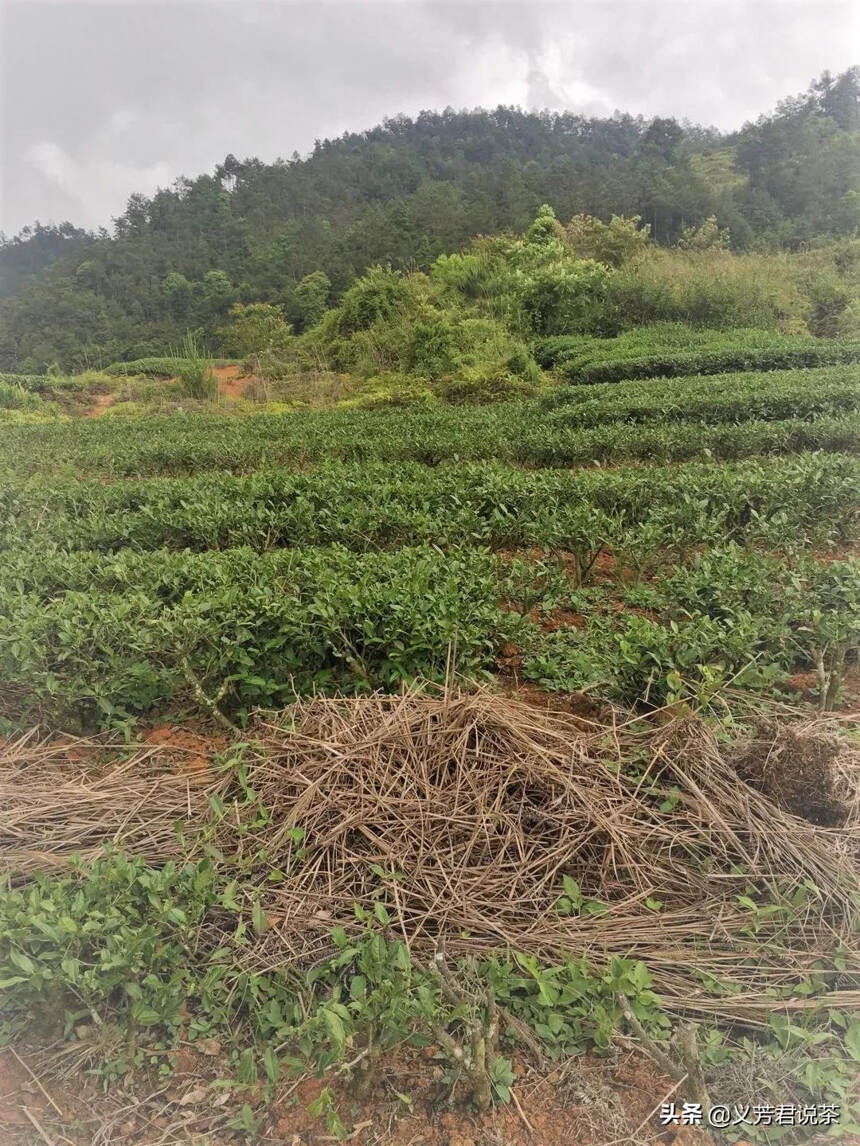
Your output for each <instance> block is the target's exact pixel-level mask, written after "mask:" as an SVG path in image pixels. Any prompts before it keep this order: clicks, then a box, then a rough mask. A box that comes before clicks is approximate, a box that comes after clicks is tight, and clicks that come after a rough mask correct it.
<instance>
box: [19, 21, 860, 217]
mask: <svg viewBox="0 0 860 1146" xmlns="http://www.w3.org/2000/svg"><path fill="white" fill-rule="evenodd" d="M0 53H2V54H0V85H2V108H0V171H2V176H0V193H1V194H2V198H0V230H3V231H5V232H6V234H13V233H14V232H16V231H17V230H18V229H19V228H20V227H22V226H23V225H24V224H25V223H29V222H32V221H34V220H35V219H40V220H42V221H43V222H48V221H59V220H62V219H67V218H68V219H71V220H72V221H73V222H76V223H78V224H81V225H86V226H98V225H101V224H105V225H109V224H110V220H111V217H112V216H114V215H116V214H118V213H119V212H121V211H122V209H123V207H124V205H125V202H126V199H127V198H128V196H129V194H131V192H133V191H142V192H144V193H147V194H151V193H152V192H153V191H154V190H155V189H156V188H157V187H159V186H166V185H169V184H170V183H172V181H173V180H174V178H175V177H176V176H178V175H189V176H192V175H196V174H199V173H200V172H201V171H206V170H211V169H212V167H213V166H214V165H215V164H216V163H217V162H218V161H219V160H221V159H223V158H224V156H225V155H226V154H227V153H228V152H233V153H235V154H236V155H238V156H239V157H245V156H248V155H256V156H259V157H260V158H262V159H264V160H273V159H275V158H276V157H278V156H285V157H286V156H289V155H291V154H292V153H293V152H294V151H299V152H302V153H303V152H305V151H306V150H307V149H308V148H310V147H312V146H313V143H314V140H315V139H316V138H324V137H326V136H334V135H338V134H340V133H341V132H343V131H345V130H361V129H362V128H365V127H370V126H372V125H373V124H375V123H378V122H379V121H380V120H381V119H382V118H383V117H384V116H387V115H394V114H396V113H398V112H406V113H409V114H413V113H415V112H418V111H419V110H421V109H422V108H443V107H445V106H448V105H451V106H453V107H456V108H460V107H475V106H482V107H494V106H496V105H497V104H499V103H508V104H519V105H520V106H521V107H524V108H543V107H547V108H552V109H557V110H562V109H569V110H571V111H577V112H583V113H586V114H589V115H611V114H612V112H613V111H614V110H615V109H621V110H624V111H630V112H632V113H634V114H636V113H642V114H643V115H645V116H651V115H676V116H678V117H679V118H681V117H684V116H686V117H688V118H690V119H693V120H697V121H699V122H702V123H706V124H711V123H712V124H716V125H718V126H719V127H723V128H732V127H737V126H740V125H741V124H742V123H743V122H744V121H745V120H747V119H751V118H755V117H756V116H757V115H758V114H759V113H760V112H762V111H766V110H768V109H770V108H772V107H773V105H774V104H775V102H776V101H777V100H778V99H780V98H782V97H783V96H784V95H787V94H791V93H794V92H797V91H800V90H802V89H804V88H805V87H806V86H807V84H808V82H809V80H810V79H811V78H812V77H813V76H816V75H818V74H819V73H820V72H821V71H823V70H824V69H825V68H829V69H830V70H831V71H834V72H835V71H840V70H843V69H844V68H846V67H848V66H849V65H851V64H852V63H856V62H858V57H860V0H559V2H558V3H542V2H538V0H525V2H510V3H495V2H492V3H490V2H487V3H481V2H475V0H459V2H457V3H433V2H427V3H425V2H422V0H389V2H383V3H380V2H376V0H347V2H338V3H334V2H324V0H316V2H313V3H309V2H306V3H290V2H289V0H261V2H256V0H160V2H152V0H148V2H145V3H143V2H140V0H102V2H101V3H92V2H86V3H83V2H81V0H0Z"/></svg>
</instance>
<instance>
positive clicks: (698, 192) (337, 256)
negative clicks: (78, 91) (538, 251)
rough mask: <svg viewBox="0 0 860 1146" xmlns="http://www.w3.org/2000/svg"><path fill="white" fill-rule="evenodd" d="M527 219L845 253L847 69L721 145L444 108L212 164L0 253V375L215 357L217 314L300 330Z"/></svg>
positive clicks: (597, 122)
mask: <svg viewBox="0 0 860 1146" xmlns="http://www.w3.org/2000/svg"><path fill="white" fill-rule="evenodd" d="M541 204H548V205H550V206H551V207H552V208H553V209H554V211H555V213H556V216H557V217H558V218H559V219H561V220H564V221H566V220H568V219H570V218H571V217H578V216H586V215H587V216H593V217H595V218H597V219H600V220H603V221H609V220H611V219H612V217H613V216H618V217H625V218H627V219H632V218H637V220H638V223H639V225H640V227H641V228H642V230H643V231H646V232H647V234H648V236H649V242H651V243H656V244H659V245H661V246H670V245H678V244H679V242H680V243H681V244H682V245H683V243H684V242H687V243H689V242H690V241H691V239H690V236H695V235H702V234H708V233H711V234H712V236H717V237H718V238H719V241H720V242H721V243H723V244H724V245H730V246H731V248H732V249H734V250H735V251H745V252H762V253H769V254H773V253H774V252H779V251H784V250H790V251H796V250H803V249H807V248H810V247H819V246H825V245H826V244H827V243H828V242H832V240H834V239H838V238H842V239H845V238H849V239H850V238H853V237H856V235H857V233H858V229H860V68H852V69H850V70H848V71H847V72H845V73H843V74H842V75H839V76H837V77H833V76H831V75H829V74H828V73H825V74H824V75H823V76H822V77H821V78H820V79H819V80H817V81H815V82H814V83H813V84H812V85H811V86H810V88H809V90H808V91H807V92H805V93H803V94H802V95H800V96H797V97H794V98H791V99H788V100H785V101H783V102H782V103H780V104H779V105H778V107H777V109H776V111H775V112H774V113H773V114H771V115H768V116H762V117H761V118H760V119H759V120H758V121H757V122H756V123H754V124H747V125H746V126H745V127H744V128H743V129H741V130H740V131H738V132H736V133H732V134H721V133H720V132H718V131H717V130H716V129H706V128H701V127H697V126H694V125H690V124H688V123H679V122H677V121H676V120H674V119H664V118H656V119H653V120H650V121H646V120H644V119H642V118H641V117H638V118H637V117H633V116H630V115H616V116H614V117H612V118H610V119H602V120H601V119H589V118H585V117H582V116H578V115H573V114H570V113H563V114H555V113H549V112H543V113H526V112H523V111H520V110H519V109H516V108H508V107H499V108H497V109H496V110H495V111H490V112H487V111H480V110H478V111H471V112H456V111H453V110H451V109H447V110H446V111H444V112H439V113H436V112H422V113H421V114H420V115H419V116H417V118H415V119H409V118H407V117H404V116H399V117H395V118H393V119H389V120H386V121H385V122H384V123H383V124H382V125H381V126H379V127H376V128H373V129H372V130H370V131H366V132H361V133H357V134H355V133H351V134H346V135H344V136H343V137H341V138H339V139H335V140H325V141H322V142H319V143H318V144H317V145H316V147H315V148H314V150H313V152H312V153H311V154H310V155H309V156H307V157H306V158H301V157H299V156H298V155H294V156H293V157H292V159H290V160H287V161H281V160H279V161H277V162H275V163H273V164H266V163H263V162H261V161H260V160H259V159H253V158H252V159H245V160H242V161H240V160H238V159H236V158H235V157H234V156H232V155H230V156H227V158H226V159H225V160H224V162H223V163H221V164H219V165H218V166H217V167H216V168H215V171H214V173H213V174H211V175H209V174H206V175H200V176H199V177H197V178H196V179H193V180H189V179H184V178H183V179H179V180H177V181H176V183H175V184H174V185H173V187H171V188H169V189H163V190H159V191H158V192H157V193H156V194H155V195H154V196H153V197H152V198H151V199H147V198H145V197H144V196H141V195H134V196H132V198H131V199H130V200H129V203H128V206H127V208H126V210H125V212H124V213H123V214H122V215H121V216H120V217H119V218H117V219H116V220H114V223H113V228H112V230H111V231H110V232H108V231H107V230H102V231H100V232H99V233H97V234H93V233H89V232H86V231H83V230H81V229H79V228H77V227H75V226H74V225H73V224H71V223H68V222H67V223H62V224H60V225H58V226H54V225H50V226H43V225H40V224H36V225H35V226H33V227H30V228H26V229H25V230H24V231H23V232H22V233H21V234H20V235H19V236H17V237H14V238H12V239H9V240H4V241H3V242H2V245H0V298H1V299H2V301H0V369H2V370H7V371H13V370H17V371H25V372H27V371H32V372H41V371H44V370H45V369H47V368H50V367H51V366H52V365H54V364H56V365H57V366H58V367H60V368H62V369H64V370H69V369H81V368H84V367H88V366H103V365H106V364H107V363H108V362H111V361H114V360H117V359H134V358H139V357H142V356H145V355H151V354H158V353H163V352H165V351H166V350H168V349H169V348H170V347H173V346H176V345H177V344H178V342H179V341H180V340H181V338H182V337H183V335H184V334H185V333H186V332H187V331H188V330H196V331H198V332H199V333H200V335H201V336H202V337H203V339H204V340H205V341H206V342H207V343H208V344H209V345H210V346H211V348H212V349H213V350H219V349H221V347H220V346H219V345H218V333H217V332H218V331H219V330H220V329H222V328H223V324H224V322H225V319H226V317H227V316H228V314H229V312H230V309H231V307H233V306H234V305H235V304H236V303H251V302H265V303H268V304H273V305H275V306H277V307H278V308H280V309H281V311H282V312H283V314H284V316H285V318H286V319H287V320H288V321H289V322H290V323H291V324H292V327H293V329H294V330H295V331H302V330H303V329H307V328H309V327H310V326H312V325H313V324H314V323H315V322H316V321H317V320H318V319H319V318H320V316H321V315H322V313H323V311H324V310H325V308H326V306H329V305H331V304H333V303H336V302H337V301H338V300H339V299H340V298H341V297H342V295H343V293H344V291H345V290H346V289H347V288H348V287H349V285H350V284H351V283H352V282H353V281H354V279H355V278H356V276H357V275H359V274H361V273H362V272H363V271H364V270H365V269H366V268H368V267H369V266H372V265H373V264H377V263H378V264H387V265H389V266H390V267H392V268H394V269H400V268H403V269H410V270H423V269H426V268H428V267H429V266H430V264H431V263H432V262H433V260H434V259H436V258H437V256H439V255H440V254H443V253H446V252H451V251H455V250H457V249H458V248H461V247H462V246H463V245H464V244H466V243H467V242H468V241H469V240H470V239H471V238H472V237H473V236H475V235H479V234H496V233H499V232H505V231H516V230H522V229H523V228H524V227H526V226H527V225H528V224H529V222H530V220H531V219H533V218H534V216H535V212H536V210H537V209H538V208H539V207H540V205H541ZM707 221H710V226H711V232H708V231H707V228H706V229H705V231H704V232H703V230H702V225H703V224H705V223H706V222H707ZM46 315H50V323H46V322H45V317H46ZM825 333H832V332H831V331H825Z"/></svg>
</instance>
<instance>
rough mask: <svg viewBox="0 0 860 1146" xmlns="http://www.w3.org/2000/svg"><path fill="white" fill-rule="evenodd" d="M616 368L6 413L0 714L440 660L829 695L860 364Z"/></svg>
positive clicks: (433, 667)
mask: <svg viewBox="0 0 860 1146" xmlns="http://www.w3.org/2000/svg"><path fill="white" fill-rule="evenodd" d="M750 340H751V341H753V342H755V341H756V340H755V339H751V338H750V337H747V339H746V341H750ZM571 341H572V342H576V341H577V340H568V342H571ZM594 341H595V340H592V342H594ZM799 341H800V342H802V340H799ZM812 341H813V342H814V340H812ZM579 342H580V343H581V342H582V340H579ZM618 342H619V344H622V343H623V340H621V339H619V340H618ZM555 343H556V344H563V343H564V340H563V339H556V340H555ZM725 343H726V338H725V337H723V338H722V340H721V344H720V349H719V353H720V354H722V355H723V356H724V357H731V356H732V354H733V355H734V357H733V358H732V365H734V366H736V365H737V358H738V355H741V356H743V355H749V356H750V357H751V361H752V362H753V363H754V364H756V365H758V366H760V364H761V355H762V354H765V353H769V352H770V351H768V349H767V347H756V346H753V347H749V346H745V345H744V339H743V338H740V339H739V345H738V347H736V348H735V350H734V351H731V350H729V349H727V348H726V346H725ZM637 345H639V346H640V347H641V340H640V342H639V343H637ZM555 352H556V354H560V353H561V350H560V349H559V347H558V346H556V348H555ZM568 353H572V351H568ZM591 353H592V355H593V356H595V355H596V356H597V357H599V356H600V354H606V353H607V351H606V349H605V348H603V347H602V346H601V345H599V344H598V346H597V349H596V350H595V349H592V351H591ZM705 353H716V351H714V350H713V349H708V346H707V344H706V345H705V346H704V348H703V349H701V350H697V351H693V352H691V351H690V350H689V348H685V349H684V350H683V351H679V352H678V362H679V363H683V364H685V363H687V361H688V359H689V358H690V356H691V354H693V356H694V357H695V355H697V354H698V355H702V354H705ZM774 353H776V351H774ZM785 353H786V352H785V351H784V350H782V349H780V350H779V354H781V355H783V356H784V354H785ZM793 353H795V354H796V355H801V353H802V354H803V355H806V357H807V358H808V359H809V360H810V361H816V360H827V359H838V358H839V357H840V356H842V357H843V358H844V357H846V356H848V352H847V351H846V350H845V349H844V347H843V348H839V349H834V350H829V349H828V348H827V346H826V345H823V346H822V345H821V344H819V345H817V346H810V347H806V346H805V344H804V345H799V348H798V350H797V351H796V352H793ZM666 354H667V351H666V350H665V348H664V349H663V351H662V358H661V362H662V364H663V366H666ZM619 355H620V357H619V359H618V360H617V361H616V363H615V364H614V367H613V369H615V368H616V367H617V369H618V371H620V372H621V373H623V372H624V369H625V368H626V367H627V360H625V359H624V358H623V346H621V347H620V349H619ZM580 357H582V354H581V355H580ZM630 361H634V360H630ZM638 361H640V360H638V359H637V360H635V361H634V365H633V366H632V367H630V370H631V373H632V374H633V375H634V376H635V378H634V380H631V381H614V382H611V383H606V384H599V383H596V384H580V385H570V384H567V385H561V386H558V387H556V388H555V389H554V390H551V391H549V392H548V393H547V394H546V395H545V396H543V397H538V398H536V399H532V400H520V401H516V402H508V403H501V404H496V405H489V406H471V407H453V406H437V407H431V408H427V409H423V408H420V407H405V408H402V409H401V408H388V409H383V410H378V411H365V412H357V411H332V412H317V413H302V414H298V413H297V414H283V415H256V416H255V415H244V416H236V415H233V416H230V415H228V414H224V413H221V414H219V413H197V414H181V413H173V414H169V415H164V416H154V417H145V418H144V417H139V418H135V417H127V418H122V419H120V418H115V419H102V420H99V421H84V420H66V421H61V422H54V423H41V424H30V425H17V426H7V427H5V428H4V429H3V431H2V433H3V440H4V446H5V449H4V452H3V461H2V471H3V475H4V483H3V489H2V491H0V504H2V508H3V524H2V530H0V546H2V549H3V557H4V560H3V565H2V570H0V594H2V615H0V678H2V690H0V691H2V696H3V700H2V715H3V717H4V718H5V719H6V720H7V721H10V722H12V724H13V725H16V726H21V724H22V723H23V724H27V723H32V722H35V721H42V722H47V724H48V725H54V726H57V725H59V726H61V727H64V728H72V729H80V730H83V731H92V730H95V729H98V728H104V727H110V726H111V725H113V724H116V723H121V724H124V725H127V724H128V722H129V721H132V722H134V721H137V720H144V721H146V720H150V719H154V718H162V717H164V716H165V714H170V715H172V716H176V715H184V716H186V717H189V718H191V719H195V718H200V717H205V716H208V715H210V714H211V712H207V704H206V703H205V702H204V704H203V707H202V708H201V698H212V697H216V696H217V697H218V705H219V711H221V712H222V713H223V714H224V715H226V716H227V717H228V718H229V719H230V720H232V721H237V722H238V723H239V724H241V723H243V722H244V721H245V720H246V719H247V717H248V714H249V713H250V712H251V711H252V710H253V708H254V707H255V706H258V705H264V706H271V705H281V704H283V703H285V702H287V701H288V700H289V699H290V698H291V697H292V696H293V695H295V694H296V693H298V694H301V693H307V692H309V691H313V692H317V693H318V692H320V691H322V692H325V691H331V690H337V691H340V690H344V689H345V690H347V691H357V692H366V691H372V690H374V689H377V688H385V689H395V690H396V689H398V688H400V687H403V686H405V685H408V684H409V683H411V682H413V681H415V680H418V679H422V678H423V679H429V680H441V679H443V678H444V677H445V676H446V675H447V676H449V677H450V676H451V675H452V674H454V675H455V676H457V677H459V678H461V679H474V678H477V679H492V678H493V676H496V675H501V678H502V681H503V684H504V685H505V687H510V686H511V684H512V682H513V684H514V685H515V686H516V684H517V683H522V682H529V683H530V684H534V685H538V686H539V687H541V688H543V689H545V690H551V691H557V692H562V693H570V692H581V691H583V690H585V691H587V692H589V693H590V694H592V695H595V696H597V697H600V698H602V699H607V700H616V701H621V702H623V703H625V704H628V705H634V706H639V707H642V706H644V707H645V708H648V707H654V706H655V705H658V706H659V705H662V704H665V703H667V702H670V701H678V700H681V699H684V700H689V701H692V702H693V703H695V704H697V705H699V704H704V705H705V706H708V705H710V704H713V703H715V702H716V698H718V697H720V695H721V694H722V692H723V691H725V690H733V689H734V690H753V691H755V690H763V691H764V693H765V694H766V695H779V696H782V697H784V698H785V699H791V698H792V697H794V698H796V697H797V691H798V681H801V682H802V683H803V689H804V692H805V694H806V699H807V700H813V701H814V702H816V703H818V704H819V705H820V706H821V707H829V706H832V705H834V704H844V703H848V702H850V701H851V699H852V698H851V696H850V695H849V694H848V693H847V692H846V691H845V687H846V684H849V685H850V683H851V681H852V680H854V679H855V677H854V664H855V662H856V655H857V641H858V626H860V610H858V602H859V601H860V567H858V563H857V560H856V558H855V557H854V556H853V555H852V547H853V546H854V544H855V543H856V525H857V515H858V508H860V461H858V457H857V448H856V447H857V441H858V433H860V386H858V380H857V379H858V369H860V368H858V366H856V365H852V364H847V365H830V366H805V367H803V368H800V369H793V370H786V369H779V370H768V371H765V372H762V371H761V370H760V369H757V370H747V371H737V370H735V371H734V372H731V373H722V374H711V373H708V374H695V375H692V376H679V375H678V373H677V371H676V370H674V369H671V368H670V369H668V371H667V372H668V373H669V374H671V375H672V376H671V377H657V378H653V377H646V378H642V377H641V375H642V374H643V371H642V370H641V369H640V367H639V366H637V365H635V362H638ZM780 361H782V359H781V360H780ZM157 365H159V368H160V369H162V370H164V369H166V367H164V366H162V365H161V364H160V363H157ZM699 365H700V366H702V365H703V363H702V362H699ZM711 365H713V363H711ZM670 366H671V364H670ZM709 368H710V367H709ZM607 465H608V466H609V468H606V466H607ZM808 674H814V675H811V676H810V675H808ZM213 703H214V702H213ZM209 708H210V709H211V705H209Z"/></svg>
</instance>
